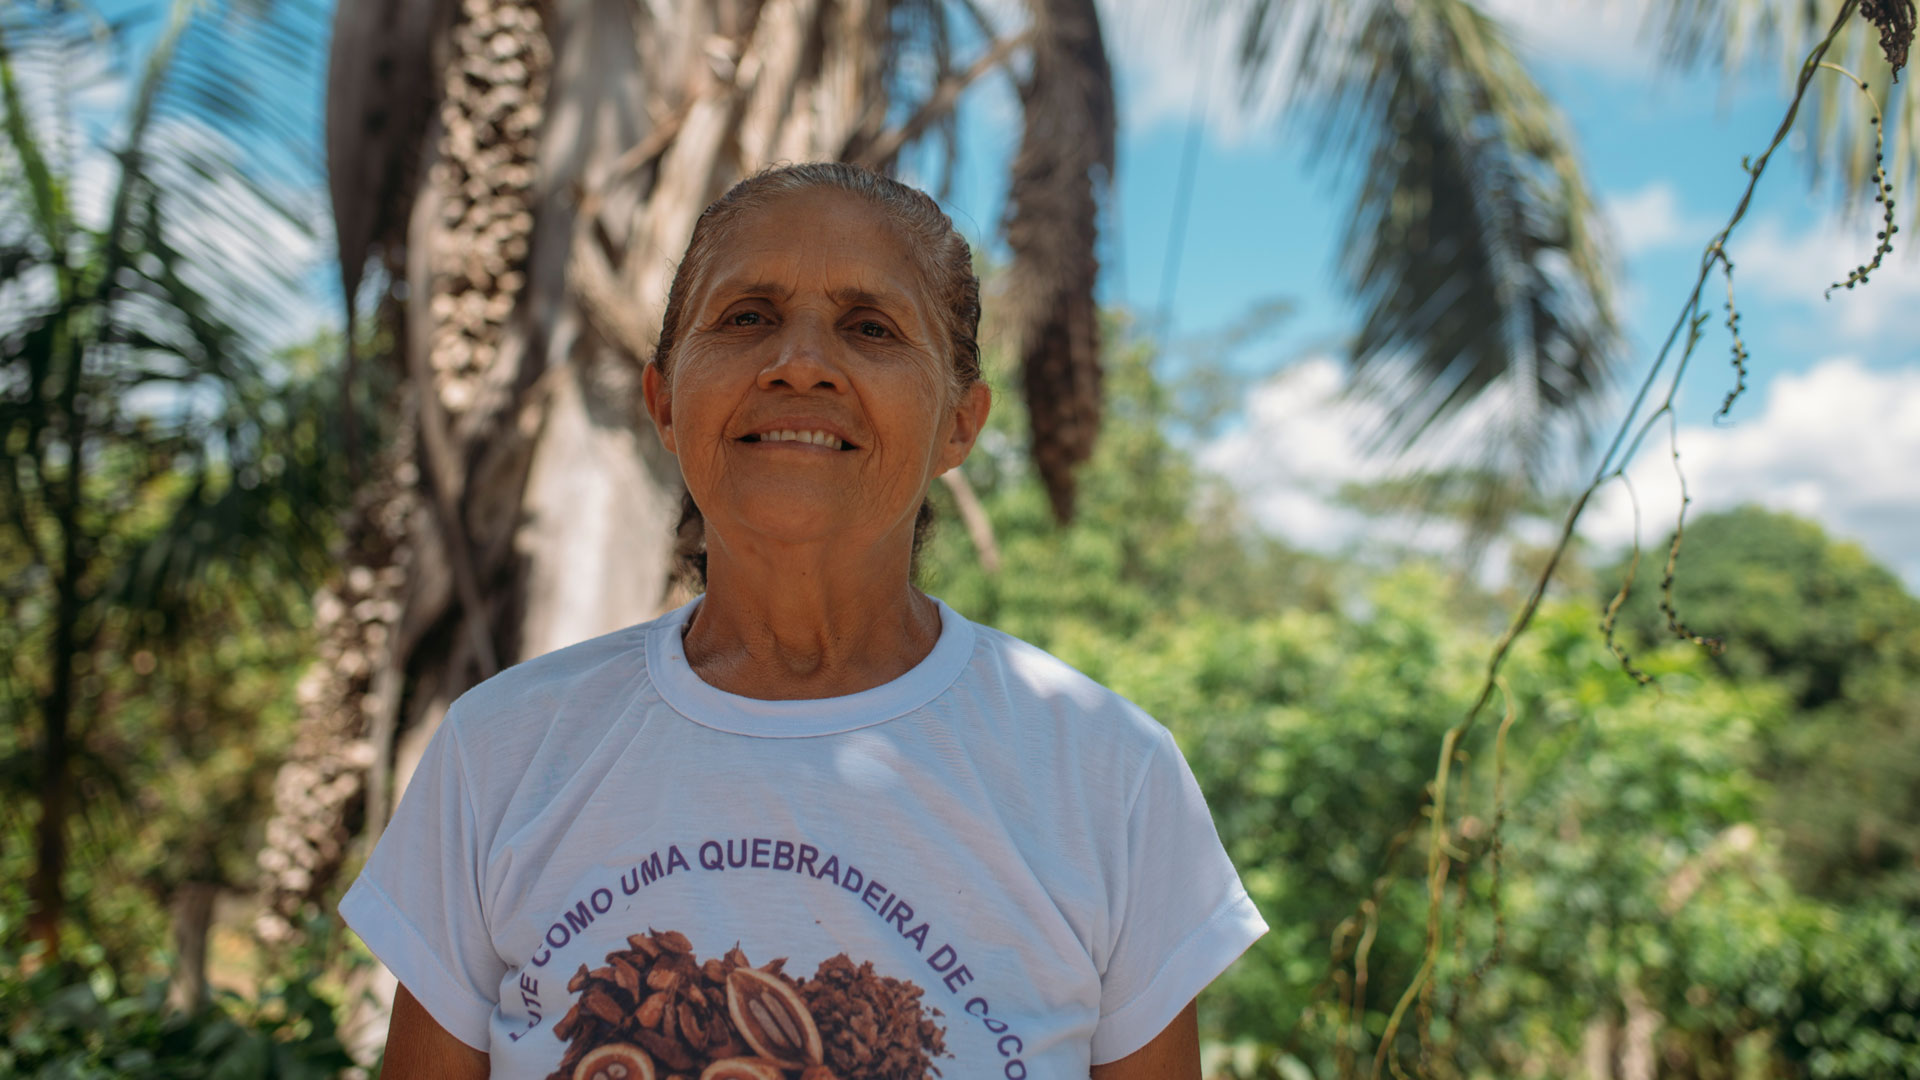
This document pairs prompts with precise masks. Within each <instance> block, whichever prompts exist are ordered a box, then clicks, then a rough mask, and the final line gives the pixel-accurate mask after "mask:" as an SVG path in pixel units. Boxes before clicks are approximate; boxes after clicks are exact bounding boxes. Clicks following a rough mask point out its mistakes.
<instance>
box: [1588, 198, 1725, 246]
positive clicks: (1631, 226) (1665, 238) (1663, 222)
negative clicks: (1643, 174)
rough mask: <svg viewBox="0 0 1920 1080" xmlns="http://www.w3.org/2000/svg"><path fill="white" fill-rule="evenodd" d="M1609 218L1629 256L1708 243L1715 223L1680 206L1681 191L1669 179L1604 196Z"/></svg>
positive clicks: (1616, 236) (1615, 235)
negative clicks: (1691, 213) (1676, 246)
mask: <svg viewBox="0 0 1920 1080" xmlns="http://www.w3.org/2000/svg"><path fill="white" fill-rule="evenodd" d="M1602 205H1603V208H1604V211H1605V214H1606V218H1607V221H1608V222H1609V223H1610V224H1611V225H1612V227H1613V236H1614V239H1615V241H1617V242H1618V243H1619V245H1620V253H1621V254H1622V255H1624V256H1627V257H1628V258H1631V257H1633V256H1635V255H1640V254H1643V253H1645V252H1649V251H1658V250H1660V249H1661V248H1666V247H1671V246H1673V245H1675V244H1682V245H1689V246H1695V245H1698V246H1704V245H1705V243H1706V241H1707V239H1708V238H1709V237H1710V236H1712V235H1713V231H1714V226H1713V224H1712V223H1711V222H1709V221H1707V220H1706V219H1705V218H1698V217H1694V216H1691V215H1689V214H1687V213H1686V211H1684V210H1683V209H1682V208H1681V206H1680V194H1679V192H1678V191H1676V190H1675V189H1674V186H1673V185H1672V184H1671V183H1669V182H1667V181H1665V180H1655V181H1653V182H1652V183H1650V184H1647V185H1646V186H1645V187H1642V188H1639V189H1638V190H1635V191H1630V192H1626V193H1624V194H1620V195H1609V196H1607V197H1606V198H1605V199H1604V200H1603V203H1602Z"/></svg>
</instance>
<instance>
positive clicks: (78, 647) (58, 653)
mask: <svg viewBox="0 0 1920 1080" xmlns="http://www.w3.org/2000/svg"><path fill="white" fill-rule="evenodd" d="M63 336H64V335H63ZM63 344H64V348H62V349H61V350H60V351H61V352H62V353H64V356H63V359H64V360H65V361H66V370H65V371H64V372H62V375H61V377H62V379H63V381H62V383H61V385H60V392H59V395H58V398H57V401H58V405H57V408H56V410H55V415H56V416H58V417H59V418H60V421H61V426H62V431H61V435H62V437H63V441H64V442H65V443H66V450H67V462H66V469H65V472H64V474H63V476H62V477H61V480H60V483H59V484H58V485H54V486H55V487H56V488H57V490H58V491H59V495H58V497H57V501H56V502H55V507H56V510H55V513H56V516H57V519H58V522H59V526H60V566H59V569H58V571H57V572H56V574H55V580H56V581H57V582H58V584H57V586H56V588H57V589H58V596H57V598H56V600H55V603H54V617H53V633H52V636H51V638H50V640H49V641H48V646H47V654H48V655H47V660H48V663H47V669H48V676H49V679H50V681H51V687H50V690H49V692H48V695H47V702H46V707H45V709H44V710H43V711H42V713H41V725H42V726H41V733H40V738H41V742H40V782H39V792H38V794H39V801H40V821H39V823H38V825H37V826H36V828H35V830H34V854H35V858H34V867H33V874H32V876H31V877H30V878H29V879H28V881H27V898H28V901H29V903H30V904H31V906H32V907H31V911H30V912H29V914H28V916H27V936H28V938H29V939H30V940H33V941H37V942H39V943H40V944H41V946H42V948H43V949H44V952H43V957H44V958H45V959H48V960H52V959H57V958H58V957H59V955H60V923H61V921H62V919H63V918H64V917H65V915H66V890H65V885H64V878H65V875H66V869H67V819H68V817H69V816H70V815H71V813H72V810H73V776H72V775H71V772H72V763H73V746H72V742H71V739H72V731H71V727H72V721H73V692H74V689H75V687H74V679H75V676H76V674H77V673H76V672H75V670H74V659H75V657H77V656H78V655H79V653H80V652H81V651H82V649H83V647H84V646H83V643H82V642H81V641H80V633H79V630H80V609H81V602H82V597H81V589H82V588H83V587H84V586H83V584H82V576H83V575H84V574H85V572H86V551H85V549H84V545H83V543H82V538H81V535H80V529H81V524H80V510H81V499H82V498H83V496H84V493H85V465H86V460H87V458H86V453H87V445H86V439H87V432H86V414H85V412H84V411H83V410H81V409H78V408H76V405H77V403H78V399H79V394H80V379H81V376H82V375H83V374H84V371H83V365H84V363H85V352H84V350H83V348H82V347H81V345H80V344H79V343H78V342H75V341H73V340H71V338H67V339H66V340H65V341H64V342H63Z"/></svg>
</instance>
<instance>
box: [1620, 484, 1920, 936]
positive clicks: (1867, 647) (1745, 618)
mask: <svg viewBox="0 0 1920 1080" xmlns="http://www.w3.org/2000/svg"><path fill="white" fill-rule="evenodd" d="M1623 572H1624V567H1616V568H1615V569H1614V570H1613V571H1612V572H1611V573H1610V574H1609V575H1607V576H1606V577H1604V578H1603V581H1618V580H1619V578H1620V575H1621V573H1623ZM1658 592H1659V590H1658V587H1657V583H1654V584H1653V585H1651V586H1649V585H1644V584H1643V585H1642V586H1641V588H1640V589H1638V590H1637V592H1636V594H1635V595H1634V597H1633V598H1632V599H1631V600H1630V601H1629V602H1628V604H1626V605H1625V606H1624V607H1623V608H1622V613H1621V620H1620V622H1621V627H1622V629H1623V632H1624V636H1625V637H1626V639H1627V641H1628V642H1629V647H1630V648H1645V647H1647V646H1648V644H1650V643H1653V642H1659V641H1663V640H1672V634H1671V632H1670V631H1669V630H1668V628H1667V621H1666V616H1665V615H1664V614H1663V613H1662V612H1661V611H1660V610H1659V608H1658V600H1659V596H1658ZM1673 604H1674V608H1675V609H1676V610H1677V611H1678V612H1679V615H1680V618H1681V619H1683V620H1685V622H1686V623H1687V625H1689V626H1691V627H1693V628H1694V629H1695V630H1696V631H1698V632H1701V633H1705V634H1710V635H1712V636H1714V637H1716V638H1719V639H1720V640H1721V641H1723V642H1724V644H1725V648H1724V650H1723V651H1720V652H1718V653H1716V654H1714V655H1713V657H1712V666H1713V669H1714V670H1715V671H1716V672H1718V673H1719V674H1720V675H1721V676H1722V677H1723V678H1725V679H1727V680H1729V681H1735V682H1751V681H1754V680H1762V679H1764V680H1770V681H1773V682H1776V683H1777V684H1778V685H1780V686H1781V687H1783V688H1784V689H1785V690H1786V691H1787V692H1788V693H1789V694H1791V695H1792V698H1793V700H1794V703H1795V704H1796V705H1797V707H1798V708H1797V715H1796V717H1795V722H1794V723H1792V724H1789V725H1785V726H1783V727H1781V728H1780V729H1779V730H1778V731H1777V732H1776V733H1774V735H1773V736H1772V737H1771V738H1770V739H1769V740H1768V743H1767V745H1766V748H1765V753H1764V755H1763V760H1762V761H1761V762H1760V763H1759V764H1760V766H1761V768H1762V771H1763V773H1764V774H1765V776H1766V777H1767V779H1768V780H1769V781H1770V782H1771V784H1772V789H1773V790H1772V794H1771V797H1770V800H1769V810H1768V813H1767V815H1766V816H1767V819H1768V821H1769V822H1770V823H1771V824H1773V825H1774V826H1775V827H1777V828H1778V829H1779V830H1780V831H1781V832H1782V834H1783V837H1784V843H1785V850H1786V852H1787V854H1788V856H1789V869H1790V871H1791V872H1792V873H1793V875H1794V877H1795V879H1796V880H1797V881H1798V882H1799V884H1800V885H1801V886H1802V887H1803V888H1805V889H1807V890H1809V891H1811V892H1813V893H1815V894H1817V895H1821V896H1825V897H1829V898H1833V899H1848V898H1855V897H1858V898H1873V899H1878V900H1882V901H1889V902H1894V903H1897V904H1900V905H1902V906H1904V907H1905V908H1906V909H1907V910H1908V911H1910V912H1920V600H1916V599H1915V598H1914V597H1912V596H1910V595H1908V594H1907V592H1906V590H1905V589H1903V588H1902V587H1901V584H1900V581H1899V579H1898V578H1896V577H1895V576H1894V575H1893V574H1892V572H1890V571H1889V570H1887V569H1886V568H1885V567H1883V566H1880V565H1878V564H1876V563H1875V562H1873V560H1872V559H1871V558H1869V557H1868V556H1867V554H1866V553H1865V552H1864V551H1862V550H1861V549H1860V547H1859V546H1858V545H1856V544H1851V543H1846V542H1842V541H1837V540H1834V539H1832V538H1830V537H1828V536H1827V535H1826V534H1825V533H1824V532H1823V531H1822V530H1821V529H1820V527H1819V526H1818V525H1816V524H1814V523H1813V522H1810V521H1806V520H1803V519H1800V518H1796V517H1793V516H1791V515H1789V514H1781V513H1775V512H1773V511H1769V510H1764V509H1761V508H1759V507H1753V506H1748V507H1743V508H1740V509H1737V510H1731V511H1727V512H1724V513H1718V514H1708V515H1704V516H1702V517H1701V518H1699V519H1698V520H1697V521H1695V522H1693V523H1691V524H1689V525H1688V526H1687V531H1686V542H1685V545H1684V546H1683V547H1682V549H1681V555H1680V560H1679V563H1678V574H1677V577H1676V580H1675V582H1674V586H1673Z"/></svg>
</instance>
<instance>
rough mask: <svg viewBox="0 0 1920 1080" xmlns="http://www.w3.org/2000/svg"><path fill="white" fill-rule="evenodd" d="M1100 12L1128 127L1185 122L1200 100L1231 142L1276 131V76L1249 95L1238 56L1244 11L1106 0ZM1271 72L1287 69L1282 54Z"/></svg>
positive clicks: (1210, 125)
mask: <svg viewBox="0 0 1920 1080" xmlns="http://www.w3.org/2000/svg"><path fill="white" fill-rule="evenodd" d="M1100 18H1101V24H1102V30H1103V33H1104V36H1105V38H1106V42H1107V51H1108V54H1109V55H1110V56H1111V57H1112V58H1113V65H1114V68H1115V73H1116V75H1117V76H1118V77H1119V78H1118V81H1119V83H1120V119H1121V122H1122V123H1123V124H1124V125H1125V126H1126V127H1127V128H1129V129H1131V130H1134V131H1146V130H1150V129H1152V128H1154V127H1157V126H1159V125H1161V124H1169V123H1171V124H1184V123H1186V122H1187V121H1188V119H1189V118H1190V117H1192V116H1193V115H1194V111H1195V107H1196V105H1199V106H1200V107H1201V111H1202V114H1203V117H1204V122H1205V124H1206V127H1207V131H1208V133H1209V134H1211V135H1212V136H1213V137H1214V138H1215V139H1218V140H1220V141H1221V142H1224V143H1227V144H1229V145H1234V144H1240V143H1244V142H1246V141H1248V140H1249V139H1252V138H1256V137H1258V136H1260V135H1262V134H1265V133H1270V132H1271V131H1272V130H1273V127H1274V121H1275V119H1276V118H1277V117H1278V115H1279V110H1280V106H1281V104H1282V103H1283V99H1284V95H1283V94H1282V93H1281V91H1280V88H1279V83H1280V79H1279V78H1277V77H1275V78H1270V79H1268V80H1267V84H1266V85H1265V86H1264V87H1262V88H1261V89H1260V90H1258V91H1257V92H1256V93H1255V94H1254V95H1253V99H1252V100H1251V101H1248V100H1245V98H1244V92H1245V83H1244V80H1243V79H1242V77H1241V64H1240V59H1239V47H1240V28H1241V25H1242V14H1241V12H1240V11H1238V10H1237V9H1236V8H1235V6H1232V5H1223V6H1222V9H1221V10H1219V11H1217V12H1211V13H1210V12H1209V11H1208V6H1207V5H1197V4H1168V3H1161V2H1158V0H1101V2H1100ZM1269 70H1270V71H1271V72H1275V73H1279V72H1284V71H1286V70H1287V64H1286V63H1285V62H1284V61H1280V62H1275V63H1273V64H1271V65H1269Z"/></svg>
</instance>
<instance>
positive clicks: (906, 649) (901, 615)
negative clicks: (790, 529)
mask: <svg viewBox="0 0 1920 1080" xmlns="http://www.w3.org/2000/svg"><path fill="white" fill-rule="evenodd" d="M887 561H891V560H887ZM833 562H835V563H839V564H840V565H832V564H827V565H822V564H819V563H813V564H810V565H807V566H805V567H804V568H798V567H795V566H793V565H787V566H784V567H775V566H773V565H770V564H769V563H767V562H766V561H763V560H760V559H739V558H733V557H729V555H728V554H727V553H726V552H724V551H714V550H709V552H708V563H707V574H708V583H707V592H706V596H705V597H704V598H703V599H702V600H701V602H700V606H699V608H698V609H697V610H696V611H695V612H694V617H693V619H692V621H691V622H690V623H689V624H688V627H687V631H686V656H687V663H688V665H689V666H691V667H692V668H693V670H694V672H695V673H696V674H698V675H699V676H700V678H701V679H702V680H703V681H705V682H706V683H707V684H708V685H710V686H713V687H715V688H717V689H720V690H725V691H727V692H728V693H733V694H739V695H741V696H742V697H750V698H761V699H763V700H795V699H805V698H827V697H840V696H843V695H846V694H855V693H859V692H860V691H862V690H870V689H872V688H874V687H876V686H880V685H883V684H885V683H888V682H891V681H893V680H894V679H897V678H899V677H900V676H902V675H904V674H906V673H907V672H908V671H910V670H912V668H913V666H914V665H915V664H918V663H919V662H920V661H922V660H924V659H926V656H927V654H928V653H930V652H932V651H933V646H934V644H935V643H936V642H937V641H938V640H939V639H940V609H939V607H938V605H936V604H935V603H934V602H933V601H932V600H931V599H929V598H928V597H927V596H926V594H924V593H922V592H920V591H919V590H918V589H915V588H914V587H913V586H912V584H911V583H910V582H909V581H908V580H907V573H906V571H907V569H908V568H907V567H906V566H901V567H898V568H897V569H896V568H891V567H881V566H873V565H871V564H869V565H866V566H858V565H848V564H847V563H846V562H845V561H843V560H833ZM889 570H893V572H891V573H890V572H888V571H889Z"/></svg>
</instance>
